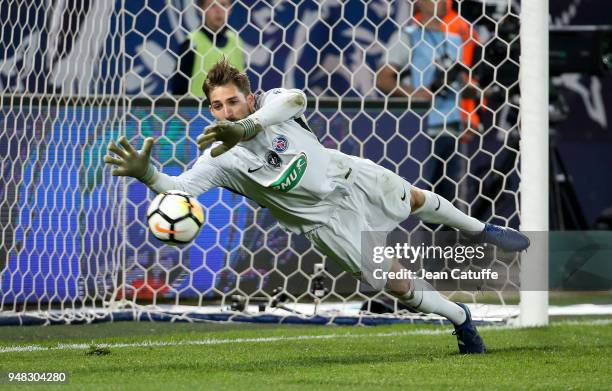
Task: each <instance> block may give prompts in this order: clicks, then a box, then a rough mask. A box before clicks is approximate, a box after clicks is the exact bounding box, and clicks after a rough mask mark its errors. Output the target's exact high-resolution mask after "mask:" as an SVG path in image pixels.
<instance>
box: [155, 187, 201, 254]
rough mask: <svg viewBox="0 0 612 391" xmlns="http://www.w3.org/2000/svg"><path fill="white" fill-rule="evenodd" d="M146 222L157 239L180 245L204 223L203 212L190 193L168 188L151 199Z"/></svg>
mask: <svg viewBox="0 0 612 391" xmlns="http://www.w3.org/2000/svg"><path fill="white" fill-rule="evenodd" d="M147 222H148V223H149V229H150V230H151V233H152V234H153V236H155V237H156V238H157V239H159V240H161V241H162V242H165V243H168V244H173V245H181V244H186V243H189V242H191V241H192V240H193V239H194V238H195V237H196V236H197V235H198V233H199V232H200V228H202V224H203V223H204V212H203V211H202V206H201V205H200V203H199V202H198V201H197V200H196V199H195V198H194V197H193V196H192V195H191V194H188V193H185V192H182V191H179V190H170V191H167V192H164V193H159V194H158V195H157V196H156V197H155V198H154V199H153V201H152V202H151V205H149V209H148V210H147Z"/></svg>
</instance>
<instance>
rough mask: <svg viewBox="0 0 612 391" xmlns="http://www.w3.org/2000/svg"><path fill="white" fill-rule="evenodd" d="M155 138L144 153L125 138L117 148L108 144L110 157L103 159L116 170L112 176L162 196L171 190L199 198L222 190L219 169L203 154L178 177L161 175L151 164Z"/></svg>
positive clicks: (147, 143) (146, 144) (147, 145)
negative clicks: (205, 193)
mask: <svg viewBox="0 0 612 391" xmlns="http://www.w3.org/2000/svg"><path fill="white" fill-rule="evenodd" d="M153 143H154V141H153V138H151V137H148V138H146V139H145V141H144V143H143V147H142V149H141V150H139V151H136V150H135V149H134V148H133V147H132V146H131V145H130V143H129V142H128V141H127V139H126V138H125V136H123V137H121V138H120V139H119V141H118V144H116V143H115V142H114V141H111V142H110V143H109V144H108V152H109V155H106V156H104V162H105V163H106V164H109V165H112V166H114V168H113V169H112V171H111V174H112V175H113V176H129V177H132V178H136V179H138V180H139V181H140V182H142V183H144V184H145V185H147V186H148V187H149V188H151V190H153V191H155V192H157V193H161V192H164V191H168V190H181V191H184V192H186V193H189V194H191V195H193V196H196V197H197V196H198V195H200V194H202V193H204V192H206V191H208V190H209V189H211V188H213V187H216V186H219V185H220V184H219V169H218V168H217V166H216V165H215V164H214V163H212V162H211V157H210V153H208V151H207V152H206V153H204V154H203V155H202V156H201V157H200V158H199V159H198V160H197V162H196V163H195V164H194V166H193V167H192V168H191V169H189V170H187V171H185V172H184V173H182V174H181V175H179V176H170V175H167V174H164V173H162V172H159V171H158V170H157V168H155V166H154V165H153V164H152V163H151V149H152V148H153Z"/></svg>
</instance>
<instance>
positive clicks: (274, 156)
mask: <svg viewBox="0 0 612 391" xmlns="http://www.w3.org/2000/svg"><path fill="white" fill-rule="evenodd" d="M266 161H267V162H268V164H269V165H271V166H272V167H274V168H279V167H280V166H281V165H282V164H283V160H282V159H281V157H280V156H278V153H276V152H274V151H268V152H267V153H266Z"/></svg>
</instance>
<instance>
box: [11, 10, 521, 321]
mask: <svg viewBox="0 0 612 391" xmlns="http://www.w3.org/2000/svg"><path fill="white" fill-rule="evenodd" d="M226 3H227V2H226V1H217V2H215V1H204V2H202V3H200V2H197V3H194V2H193V1H190V0H167V1H162V0H141V1H129V2H128V1H116V2H114V3H113V2H95V1H90V0H63V1H60V0H57V1H56V0H47V1H41V2H38V3H37V4H34V3H31V4H30V3H24V2H20V1H16V0H14V1H4V2H2V3H1V4H0V15H1V16H2V17H1V18H0V20H2V21H3V22H2V23H0V34H1V40H0V49H1V50H2V51H3V52H4V53H3V54H4V56H3V58H4V60H3V61H1V62H0V88H1V90H0V92H1V99H2V116H1V118H0V156H1V159H0V169H1V170H2V174H1V176H0V217H1V224H0V226H1V227H2V230H1V231H0V235H1V236H0V238H1V243H0V310H1V311H2V313H3V315H11V316H17V318H18V319H19V321H20V322H23V321H24V320H26V319H30V318H36V319H42V320H43V321H63V322H75V321H83V320H84V321H92V320H95V319H99V318H108V317H114V318H117V317H119V315H118V314H120V313H125V312H126V311H127V312H129V313H131V314H132V315H134V314H136V315H137V316H138V317H149V318H151V317H155V316H158V318H170V319H217V320H232V319H244V317H245V316H247V315H248V317H251V318H252V317H257V316H259V315H262V314H274V315H277V316H278V317H279V318H280V319H287V318H288V317H294V316H297V317H298V318H300V319H304V318H309V319H315V320H316V319H319V318H318V317H317V316H315V317H314V318H313V317H312V316H313V315H318V316H324V317H325V316H327V317H328V318H325V319H327V320H326V321H329V319H335V320H338V319H345V318H342V317H343V316H346V315H349V317H350V316H352V317H353V318H354V319H357V321H358V322H361V321H363V319H365V318H367V317H369V316H371V315H372V312H381V311H379V310H374V309H373V307H372V305H371V303H370V299H372V298H375V299H377V300H379V301H380V300H383V299H385V300H389V301H388V303H390V306H391V309H392V310H397V309H398V308H397V307H396V305H397V304H396V303H395V302H394V301H393V300H391V298H390V297H388V296H386V295H385V294H384V293H378V292H372V291H371V290H369V289H368V287H367V286H363V285H361V284H360V283H359V282H358V281H356V280H354V279H353V277H352V276H350V275H349V274H347V273H346V272H343V271H342V270H341V269H340V268H339V267H338V266H337V265H334V264H333V263H331V262H329V261H326V259H325V257H324V256H323V255H322V254H321V253H320V252H319V251H317V250H316V249H314V248H313V247H312V245H311V244H310V243H309V242H308V241H307V239H305V238H304V237H302V236H299V235H292V234H288V233H286V232H285V231H283V230H282V229H281V227H280V226H279V225H278V224H277V223H276V221H275V220H274V218H273V217H272V216H271V214H270V212H269V211H268V210H267V209H265V208H260V207H259V206H258V205H256V204H254V203H253V202H251V201H249V200H248V199H245V198H243V197H242V196H239V195H236V194H233V193H231V192H229V191H226V190H224V189H215V190H212V191H210V192H208V193H206V194H204V195H202V196H201V197H200V198H199V199H200V201H201V203H202V204H203V205H204V207H205V210H206V216H207V220H206V224H205V225H204V227H203V229H202V232H201V234H200V235H199V237H198V238H197V239H196V240H195V241H194V242H193V243H192V244H190V245H188V246H186V247H182V248H177V247H169V246H166V245H163V244H162V243H160V242H158V241H156V240H155V239H154V238H153V236H152V235H150V233H149V232H148V230H147V225H146V208H147V206H148V202H149V200H150V199H151V198H152V197H153V194H152V193H151V192H149V191H148V190H147V189H146V188H145V186H143V185H142V184H140V183H138V182H137V181H134V180H123V179H122V180H117V179H115V178H112V177H111V176H110V172H109V170H108V169H107V168H105V167H104V164H103V162H102V157H103V156H104V155H105V153H106V145H107V144H108V143H109V141H110V140H116V139H117V138H118V137H119V136H120V135H126V136H127V137H128V139H129V140H130V142H131V143H132V144H133V145H136V146H138V147H139V146H140V145H141V143H142V140H143V139H144V138H145V137H150V136H152V137H155V138H156V145H155V148H154V151H153V159H154V162H155V164H156V165H157V166H158V167H160V168H161V169H162V170H163V171H164V172H165V173H167V174H171V175H178V174H179V173H181V172H183V171H184V170H186V169H188V168H189V167H190V165H191V164H193V162H194V161H195V159H196V158H197V156H198V150H197V145H196V143H195V139H196V137H197V135H198V134H200V133H201V131H202V129H203V128H204V127H206V126H207V125H208V124H210V123H211V121H212V117H211V115H210V113H209V112H208V111H207V110H206V106H205V104H204V102H203V100H202V99H201V98H200V97H197V96H195V95H194V94H196V92H195V91H194V90H193V85H194V82H193V81H194V80H197V77H196V75H195V74H196V73H197V69H196V65H195V64H197V63H198V61H199V60H198V58H199V59H200V60H202V62H205V59H206V58H207V57H208V58H216V57H215V56H217V57H218V56H219V54H220V53H219V52H220V50H219V49H218V48H215V47H214V45H213V46H212V47H209V48H208V49H207V51H206V52H205V53H200V54H197V53H196V52H197V50H201V48H202V47H205V45H204V44H203V43H202V42H204V41H202V40H203V39H204V38H202V37H206V36H207V35H210V31H209V28H207V27H203V26H204V25H205V23H204V22H205V21H207V20H208V18H210V19H214V18H213V16H211V15H213V14H215V13H219V12H221V13H222V14H223V13H225V15H227V25H226V26H225V27H224V28H225V29H226V30H224V31H226V32H227V33H225V32H224V33H223V34H218V35H217V36H216V38H214V39H213V42H216V43H217V44H219V46H223V45H224V44H225V45H226V47H228V48H230V49H231V50H229V51H228V53H229V54H228V53H226V54H227V55H229V56H230V58H231V59H233V61H239V62H240V61H242V62H243V64H242V66H243V67H244V69H245V70H246V71H247V73H248V75H249V78H250V80H251V83H252V86H253V89H254V90H258V91H264V90H268V89H270V88H274V87H281V86H282V87H285V88H300V89H303V90H304V91H305V92H306V94H307V95H308V96H309V108H308V110H307V112H306V117H307V119H308V122H309V125H310V127H311V128H312V129H313V131H314V132H315V134H316V135H317V137H318V138H319V140H320V141H321V142H322V143H323V144H324V145H325V146H326V147H328V148H333V149H338V150H340V151H342V152H345V153H347V154H351V155H357V156H362V157H365V158H368V159H371V160H373V161H374V162H376V163H378V164H380V165H382V166H384V167H386V168H389V169H390V170H392V171H394V172H396V173H398V174H400V175H401V176H403V177H404V178H406V179H407V180H408V181H410V182H411V183H413V184H415V185H416V186H419V187H422V188H427V189H433V190H435V191H436V192H438V193H440V194H441V195H443V196H444V197H446V198H448V199H449V200H452V201H453V202H454V204H455V205H456V206H457V207H459V208H460V209H462V210H464V211H465V212H467V213H469V214H471V215H472V216H475V217H477V218H479V219H481V220H484V221H490V222H494V223H498V224H502V225H508V226H512V227H515V228H517V227H518V224H519V210H518V183H519V173H518V156H519V151H518V138H519V137H518V96H519V93H518V71H519V65H518V53H519V47H518V38H519V35H518V28H519V19H518V12H517V11H518V9H517V5H518V4H517V3H516V2H514V1H511V0H508V1H467V0H466V1H459V2H453V1H448V2H446V1H444V2H443V1H440V3H444V5H446V7H445V8H446V10H445V11H444V13H442V11H438V16H434V17H433V18H432V22H431V23H430V22H428V21H427V20H428V19H427V18H426V12H427V10H426V9H424V8H423V9H420V12H417V11H419V7H426V6H427V4H426V3H429V2H427V1H421V2H416V4H415V2H414V1H397V2H393V1H391V2H389V1H377V0H374V1H322V2H319V1H300V2H293V1H269V2H265V1H234V2H232V3H233V4H232V7H231V11H227V10H226V11H223V10H222V9H223V5H224V4H226ZM202 6H203V7H204V8H205V12H204V10H202ZM220 10H221V11H220ZM205 14H208V17H205V16H204V15H205ZM208 23H214V20H213V21H212V22H208ZM197 31H199V32H200V35H199V36H197V35H195V34H193V32H197ZM221 35H223V37H221ZM215 40H216V41H215ZM198 45H204V46H198ZM232 45H233V46H232ZM190 53H191V54H190ZM202 54H203V55H202ZM198 56H200V57H198ZM389 67H390V68H389ZM385 68H387V70H389V69H392V70H393V73H392V75H394V76H393V79H387V80H386V81H387V83H385V79H384V77H383V76H384V75H383V73H384V72H383V70H384V69H385ZM389 80H392V85H389V84H388V81H389ZM403 86H411V87H403ZM406 88H408V89H409V90H408V91H407V92H408V95H409V96H408V97H398V96H397V95H403V93H402V92H401V90H403V89H404V90H405V89H406ZM410 88H414V91H412V90H410ZM394 95H396V97H394ZM401 228H402V229H404V230H414V229H416V228H421V229H425V230H431V229H437V228H438V227H428V226H424V225H422V224H419V223H418V221H417V220H414V219H409V220H407V221H406V222H405V223H404V224H402V227H401ZM504 265H505V266H504V267H505V268H506V269H507V271H506V274H505V276H504V278H503V280H502V281H500V282H499V284H494V285H490V284H489V285H487V284H485V285H483V286H482V287H480V288H481V289H482V290H483V291H486V293H482V292H474V291H473V290H470V291H468V290H466V289H463V288H462V287H461V285H460V284H459V285H453V286H439V287H438V288H440V289H442V290H444V291H445V292H447V293H448V294H449V295H450V296H451V297H452V298H455V299H459V298H460V299H462V300H467V301H471V302H475V301H488V302H491V303H495V304H500V306H499V307H498V306H491V307H489V309H488V310H486V311H485V312H484V314H485V315H487V316H491V317H495V318H505V317H508V316H510V315H514V314H515V311H514V309H511V308H510V307H509V306H507V305H506V304H507V303H506V300H507V298H508V297H512V296H513V295H516V294H517V293H518V278H517V276H516V273H517V270H518V259H515V260H510V261H508V262H505V263H504ZM443 267H444V268H448V267H449V266H448V264H447V265H446V266H443ZM363 303H366V310H365V311H362V308H361V307H362V304H363ZM368 303H370V304H368ZM493 307H495V308H493ZM122 311H123V312H122ZM394 316H395V317H402V318H406V319H415V318H414V315H413V314H406V313H404V312H400V313H399V314H397V313H396V314H395V315H394ZM156 319H157V318H156Z"/></svg>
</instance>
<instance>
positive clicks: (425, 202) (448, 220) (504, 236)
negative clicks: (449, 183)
mask: <svg viewBox="0 0 612 391" xmlns="http://www.w3.org/2000/svg"><path fill="white" fill-rule="evenodd" d="M410 208H411V210H412V213H411V215H412V216H415V217H417V218H419V219H421V220H423V221H424V222H426V223H434V224H442V225H446V226H447V227H451V228H456V229H459V230H461V231H463V232H464V233H466V235H468V236H471V237H472V238H473V239H474V240H477V241H481V242H484V243H491V244H494V245H496V246H497V247H499V248H501V249H502V250H506V251H521V250H524V249H526V248H527V247H529V238H527V236H526V235H524V234H522V233H520V232H518V231H516V230H514V229H512V228H505V227H500V226H497V225H494V224H489V223H483V222H482V221H479V220H477V219H475V218H473V217H471V216H468V215H467V214H465V213H463V212H462V211H460V210H459V209H457V208H456V207H455V206H454V205H453V204H452V203H450V202H449V201H448V200H447V199H445V198H444V197H441V196H439V195H437V194H435V193H432V192H431V191H428V190H423V189H419V188H416V187H414V186H412V187H411V188H410Z"/></svg>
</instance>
